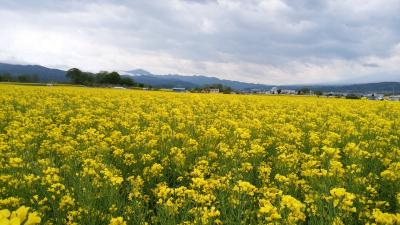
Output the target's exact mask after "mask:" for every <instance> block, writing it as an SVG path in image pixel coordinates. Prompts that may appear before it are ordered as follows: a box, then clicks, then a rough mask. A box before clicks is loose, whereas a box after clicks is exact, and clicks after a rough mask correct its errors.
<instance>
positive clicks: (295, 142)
mask: <svg viewBox="0 0 400 225" xmlns="http://www.w3.org/2000/svg"><path fill="white" fill-rule="evenodd" d="M0 103H1V106H0V224H1V225H3V224H4V225H8V224H10V225H14V224H22V225H24V224H25V225H27V224H39V223H42V224H67V225H77V224H100V225H108V224H112V225H128V224H182V225H184V224H186V225H188V224H196V225H197V224H315V225H316V224H370V225H372V224H376V225H379V224H393V225H395V224H400V172H399V171H400V104H398V103H397V102H387V101H365V100H346V99H332V98H318V97H301V96H258V95H223V94H220V95H207V94H189V93H185V94H182V93H172V92H166V91H141V90H114V89H106V88H87V87H69V86H51V87H44V86H24V85H11V84H0Z"/></svg>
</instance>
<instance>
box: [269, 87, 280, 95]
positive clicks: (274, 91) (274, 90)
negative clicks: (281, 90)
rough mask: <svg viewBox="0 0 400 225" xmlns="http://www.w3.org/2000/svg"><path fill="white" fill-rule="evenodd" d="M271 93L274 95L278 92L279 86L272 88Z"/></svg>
mask: <svg viewBox="0 0 400 225" xmlns="http://www.w3.org/2000/svg"><path fill="white" fill-rule="evenodd" d="M270 93H271V94H273V95H275V94H278V88H277V87H273V88H271V91H270Z"/></svg>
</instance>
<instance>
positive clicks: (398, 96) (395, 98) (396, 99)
mask: <svg viewBox="0 0 400 225" xmlns="http://www.w3.org/2000/svg"><path fill="white" fill-rule="evenodd" d="M389 100H390V101H397V102H398V101H400V95H391V96H389Z"/></svg>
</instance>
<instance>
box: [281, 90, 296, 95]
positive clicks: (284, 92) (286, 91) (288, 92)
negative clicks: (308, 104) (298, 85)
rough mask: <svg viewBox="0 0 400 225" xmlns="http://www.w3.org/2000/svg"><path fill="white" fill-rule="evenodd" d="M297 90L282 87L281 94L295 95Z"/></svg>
mask: <svg viewBox="0 0 400 225" xmlns="http://www.w3.org/2000/svg"><path fill="white" fill-rule="evenodd" d="M296 93H297V92H296V90H289V89H282V90H281V94H285V95H295V94H296Z"/></svg>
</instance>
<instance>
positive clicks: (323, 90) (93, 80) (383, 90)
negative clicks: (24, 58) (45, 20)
mask: <svg viewBox="0 0 400 225" xmlns="http://www.w3.org/2000/svg"><path fill="white" fill-rule="evenodd" d="M0 82H17V83H25V84H26V83H30V84H32V85H47V86H53V85H57V84H74V85H82V86H86V87H105V88H114V89H142V90H149V91H150V90H169V91H174V92H181V93H185V92H191V93H214V94H216V93H224V94H258V95H311V96H319V97H326V98H347V99H368V100H389V101H400V82H395V81H393V82H377V83H363V82H362V81H360V82H359V83H358V84H340V85H338V84H310V85H279V86H278V85H266V84H254V83H246V82H240V81H232V80H223V79H219V78H216V77H209V76H199V75H195V76H183V75H176V74H173V75H171V74H169V75H156V74H152V73H150V72H148V71H145V70H142V69H136V70H131V71H118V72H107V71H100V72H98V73H90V72H84V71H81V70H79V69H76V68H73V69H70V70H68V71H63V70H59V69H50V68H47V67H43V66H39V65H15V64H6V63H0Z"/></svg>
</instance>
